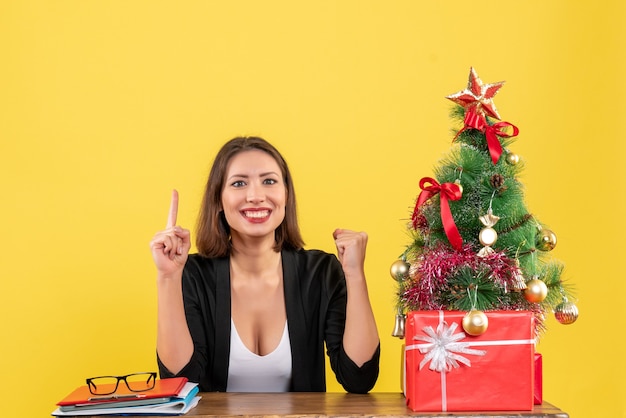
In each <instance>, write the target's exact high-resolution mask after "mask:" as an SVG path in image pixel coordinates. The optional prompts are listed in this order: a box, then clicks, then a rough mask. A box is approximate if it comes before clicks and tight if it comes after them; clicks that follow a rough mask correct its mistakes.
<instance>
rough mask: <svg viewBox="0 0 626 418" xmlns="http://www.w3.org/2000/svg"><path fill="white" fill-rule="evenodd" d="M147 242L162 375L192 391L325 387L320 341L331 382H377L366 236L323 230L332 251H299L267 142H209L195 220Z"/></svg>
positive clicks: (172, 217)
mask: <svg viewBox="0 0 626 418" xmlns="http://www.w3.org/2000/svg"><path fill="white" fill-rule="evenodd" d="M177 212H178V193H177V192H176V191H174V192H173V194H172V203H171V206H170V214H169V216H168V221H167V227H166V229H165V230H164V231H161V232H159V233H157V234H156V235H155V237H154V238H153V240H152V242H151V248H152V254H153V258H154V262H155V264H156V267H157V271H158V273H157V289H158V297H159V298H158V329H157V354H158V363H159V368H160V372H161V376H162V377H173V376H185V377H187V378H189V380H190V381H193V382H197V383H199V384H200V388H201V390H203V391H230V392H233V391H236V392H286V391H302V392H320V391H325V390H326V379H325V358H324V347H325V346H326V348H327V351H328V355H329V357H330V364H331V367H332V369H333V371H334V373H335V375H336V377H337V381H338V382H339V383H341V384H342V385H343V387H344V388H345V389H346V390H347V391H348V392H359V393H364V392H368V391H369V390H371V389H372V388H373V386H374V384H375V383H376V380H377V378H378V371H379V358H380V342H379V337H378V331H377V329H376V323H375V320H374V315H373V313H372V308H371V305H370V301H369V296H368V291H367V283H366V280H365V273H364V261H365V249H366V246H367V234H365V233H364V232H354V231H350V230H344V229H336V230H335V231H334V233H333V237H334V239H335V245H336V247H337V254H338V257H336V256H334V255H332V254H328V253H325V252H322V251H319V250H305V249H304V248H303V246H304V243H303V240H302V237H301V235H300V229H299V227H298V221H297V216H296V197H295V190H294V187H293V181H292V178H291V174H290V172H289V168H288V167H287V163H286V162H285V160H284V159H283V157H282V156H281V154H280V153H279V152H278V151H277V150H276V149H275V148H274V147H273V146H272V145H271V144H269V143H268V142H267V141H265V140H264V139H262V138H257V137H239V138H234V139H232V140H230V141H228V142H227V143H226V144H225V145H224V146H223V147H222V149H221V150H220V151H219V152H218V154H217V156H216V158H215V161H214V163H213V166H212V169H211V172H210V174H209V179H208V181H207V185H206V190H205V195H204V199H203V203H202V208H201V211H200V217H199V220H198V227H197V239H196V246H197V248H198V254H188V253H189V249H190V247H191V234H190V232H189V231H188V230H187V229H184V228H182V227H180V226H177V225H176V218H177Z"/></svg>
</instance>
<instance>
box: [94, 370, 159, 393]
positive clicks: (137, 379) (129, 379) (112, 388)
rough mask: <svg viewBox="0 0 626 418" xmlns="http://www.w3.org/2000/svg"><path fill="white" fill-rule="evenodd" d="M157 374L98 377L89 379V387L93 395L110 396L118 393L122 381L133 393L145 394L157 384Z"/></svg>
mask: <svg viewBox="0 0 626 418" xmlns="http://www.w3.org/2000/svg"><path fill="white" fill-rule="evenodd" d="M156 377H157V374H156V372H145V373H132V374H127V375H126V376H98V377H90V378H89V379H87V387H89V392H91V394H92V395H110V394H112V393H115V392H116V391H117V387H118V386H119V384H120V381H122V382H124V383H125V384H126V387H127V388H128V390H130V391H131V392H144V391H146V390H150V389H153V388H154V386H155V384H156Z"/></svg>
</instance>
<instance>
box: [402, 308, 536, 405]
mask: <svg viewBox="0 0 626 418" xmlns="http://www.w3.org/2000/svg"><path fill="white" fill-rule="evenodd" d="M456 329H457V324H456V323H453V324H452V326H448V324H447V323H446V322H445V320H444V311H439V324H438V325H437V331H435V330H434V329H433V327H431V326H427V327H424V328H422V330H423V331H424V333H426V335H427V336H426V337H424V336H420V335H416V336H414V337H413V339H414V340H419V341H425V343H424V344H412V345H407V346H406V347H405V351H408V350H416V349H417V350H419V351H420V353H422V354H426V355H425V356H424V358H423V359H422V361H421V362H420V365H419V369H420V370H422V368H423V367H424V366H425V365H426V363H428V362H430V365H429V366H428V368H429V369H430V370H433V371H436V372H439V373H440V374H441V408H442V409H441V410H442V411H443V412H445V411H447V395H446V373H447V372H449V371H450V370H452V369H453V368H458V367H460V365H459V363H462V364H465V365H466V366H467V367H472V365H471V362H470V360H469V359H468V358H466V357H463V356H462V355H461V354H467V355H478V356H484V355H485V354H486V353H487V352H486V351H485V350H474V349H472V348H469V347H470V346H493V345H520V344H535V340H534V339H527V340H499V341H498V340H496V341H473V342H465V341H463V342H461V340H462V339H463V338H465V337H466V335H465V333H464V332H459V333H457V334H455V333H454V332H455V331H456Z"/></svg>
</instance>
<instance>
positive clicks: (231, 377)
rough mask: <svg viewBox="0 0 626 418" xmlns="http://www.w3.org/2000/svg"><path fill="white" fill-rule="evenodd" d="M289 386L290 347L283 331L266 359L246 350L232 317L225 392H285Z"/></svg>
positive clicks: (287, 334) (286, 334) (287, 337)
mask: <svg viewBox="0 0 626 418" xmlns="http://www.w3.org/2000/svg"><path fill="white" fill-rule="evenodd" d="M290 384H291V344H290V342H289V330H288V329H287V321H285V330H284V331H283V336H282V337H281V339H280V343H279V344H278V347H276V349H275V350H274V351H272V352H271V353H269V354H267V355H265V356H259V355H258V354H255V353H253V352H252V351H250V350H248V347H246V346H245V344H244V343H243V341H241V338H240V337H239V334H238V333H237V328H235V323H234V322H233V320H232V318H231V320H230V362H229V364H228V384H227V385H226V391H227V392H288V391H289V387H290Z"/></svg>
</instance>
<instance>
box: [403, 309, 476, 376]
mask: <svg viewBox="0 0 626 418" xmlns="http://www.w3.org/2000/svg"><path fill="white" fill-rule="evenodd" d="M456 328H457V324H456V323H453V324H452V326H448V324H447V323H446V322H445V321H440V322H439V325H437V331H436V332H435V330H434V329H433V327H431V326H427V327H424V328H423V331H424V332H425V333H426V334H427V335H428V336H427V337H423V336H419V335H416V336H415V337H413V339H414V340H420V341H425V342H426V344H416V346H417V347H416V348H417V349H419V351H420V353H422V354H426V355H425V356H424V359H422V361H421V362H420V367H419V369H420V370H422V369H423V368H424V366H425V365H426V364H427V363H428V362H430V365H429V366H428V368H429V369H430V370H434V371H436V372H439V373H442V372H446V371H450V370H452V369H453V368H455V369H456V368H458V367H459V363H463V364H465V365H466V366H467V367H472V363H471V362H470V361H469V359H468V358H466V357H463V356H462V355H461V354H468V355H475V356H484V355H485V354H486V353H487V352H486V351H485V350H474V349H472V348H468V347H469V345H470V343H469V342H462V341H460V340H462V339H463V338H465V333H463V332H459V333H457V334H455V333H454V331H456Z"/></svg>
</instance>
